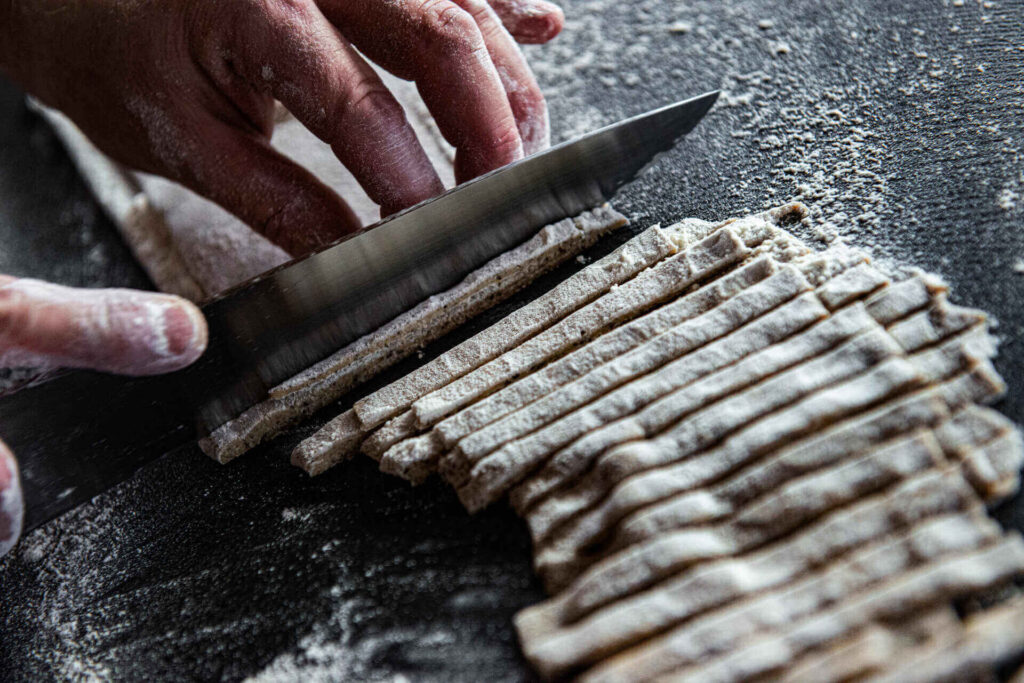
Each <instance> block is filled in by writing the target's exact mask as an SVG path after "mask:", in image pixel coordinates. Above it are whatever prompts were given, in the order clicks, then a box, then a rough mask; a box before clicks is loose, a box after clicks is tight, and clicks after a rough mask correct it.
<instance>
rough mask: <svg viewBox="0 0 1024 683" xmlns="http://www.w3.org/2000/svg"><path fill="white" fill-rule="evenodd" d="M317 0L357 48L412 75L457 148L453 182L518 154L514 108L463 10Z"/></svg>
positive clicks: (413, 0) (426, 0) (399, 1)
mask: <svg viewBox="0 0 1024 683" xmlns="http://www.w3.org/2000/svg"><path fill="white" fill-rule="evenodd" d="M319 4H320V7H321V9H323V11H324V13H325V14H326V15H327V18H328V19H330V20H331V21H332V22H333V23H334V24H335V25H336V26H338V27H339V28H340V30H341V31H342V32H343V33H344V34H345V37H346V38H348V39H349V40H350V41H352V43H353V44H354V45H355V46H356V47H357V48H359V50H360V51H361V52H363V53H364V54H366V55H367V56H368V57H369V58H370V59H372V60H373V61H375V62H376V63H377V64H379V65H381V66H382V67H384V68H385V69H387V70H388V71H390V72H391V73H393V74H395V75H396V76H398V77H399V78H406V79H410V80H414V81H416V85H417V88H418V89H419V92H420V96H421V97H422V98H423V102H424V103H425V104H426V105H427V108H428V109H429V110H430V113H431V114H432V115H433V117H434V120H435V121H436V122H437V126H438V128H439V129H440V130H441V133H442V134H443V135H444V137H445V139H446V140H448V142H450V143H451V144H452V145H453V146H454V147H455V149H456V155H455V178H456V180H457V181H459V182H462V181H464V180H468V179H470V178H473V177H475V176H477V175H480V174H481V173H486V172H487V171H490V170H493V169H495V168H498V167H499V166H503V165H505V164H507V163H510V162H512V161H515V160H517V159H520V158H522V156H523V144H522V140H521V138H520V137H519V129H518V127H517V126H516V119H515V116H514V114H513V113H512V107H511V105H510V104H509V101H508V97H507V95H506V94H505V88H504V86H503V85H502V83H501V78H500V77H499V75H498V71H497V69H496V68H495V66H494V63H493V62H492V61H491V58H490V55H489V54H488V50H487V45H486V43H485V42H484V38H483V35H482V34H481V32H480V28H479V27H478V26H477V23H476V21H474V20H473V17H471V16H470V15H469V13H467V12H466V11H464V10H463V9H462V8H461V7H459V6H458V5H456V4H455V3H453V2H450V0H394V1H393V2H386V3H382V2H379V0H319ZM382 26H386V27H388V29H389V30H388V31H382V30H381V27H382Z"/></svg>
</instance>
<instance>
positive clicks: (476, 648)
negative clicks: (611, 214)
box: [0, 0, 1024, 681]
mask: <svg viewBox="0 0 1024 683" xmlns="http://www.w3.org/2000/svg"><path fill="white" fill-rule="evenodd" d="M564 5H565V8H566V14H567V16H568V19H569V20H568V23H567V27H566V32H565V33H564V34H563V36H562V37H560V38H559V39H558V41H556V43H554V44H552V45H551V46H547V47H541V48H530V49H529V50H528V52H529V55H530V57H531V59H532V60H533V63H534V65H535V67H536V70H537V73H538V77H539V79H540V80H541V83H542V86H544V87H545V88H546V91H547V92H548V95H549V101H550V104H551V109H552V122H553V127H554V130H555V134H556V138H558V139H562V138H565V137H569V136H571V135H574V134H576V133H579V132H582V131H585V130H587V129H590V128H593V127H595V126H597V125H600V124H603V123H608V122H611V121H614V120H617V119H619V118H622V117H624V116H626V115H629V114H634V113H638V112H640V111H643V110H645V109H649V108H651V107H653V106H655V105H658V104H662V103H666V102H669V101H671V100H674V99H679V98H682V97H685V96H689V95H693V94H696V93H699V92H702V91H704V90H708V89H712V88H719V87H721V88H723V89H724V90H726V91H727V93H726V94H725V95H724V96H723V98H722V101H721V102H720V104H719V105H718V107H717V108H716V109H715V110H714V111H713V112H712V113H711V114H710V115H709V117H708V118H707V120H706V121H705V122H703V123H702V124H701V125H700V126H699V127H698V129H697V130H696V131H695V132H694V134H693V135H692V136H691V137H690V138H688V140H687V142H686V143H685V144H684V145H683V146H682V147H681V148H680V149H679V150H677V151H676V152H674V153H672V154H670V155H668V156H667V157H666V158H664V159H663V160H662V161H661V162H659V164H658V165H657V166H656V167H655V168H654V169H652V170H651V171H650V172H649V173H648V174H647V175H646V176H645V177H644V178H643V179H641V180H640V181H639V182H637V183H635V184H634V185H633V186H631V187H630V188H627V189H626V190H625V191H624V192H623V193H622V196H621V197H620V198H619V199H618V201H617V202H616V205H617V208H619V209H620V210H622V211H624V212H625V213H626V214H627V215H629V216H630V217H631V218H632V219H633V221H634V226H633V228H634V229H639V228H643V227H646V226H647V225H650V224H652V223H654V222H656V221H662V222H669V221H672V220H674V219H678V218H681V217H685V216H698V217H703V218H709V219H710V218H720V217H725V216H728V215H736V214H740V213H744V212H747V211H752V210H758V209H761V208H764V207H767V206H769V205H772V204H778V203H781V202H783V201H784V200H787V199H790V198H802V199H803V201H805V202H806V203H807V204H808V205H810V206H811V207H812V208H813V209H814V210H815V211H816V225H817V227H818V228H821V229H822V230H824V231H825V232H828V231H830V230H831V229H832V226H831V225H829V219H834V222H835V223H837V224H839V226H840V232H841V233H842V234H843V235H844V237H846V238H847V239H848V240H849V241H851V242H853V243H855V244H859V245H863V246H866V247H868V248H870V249H871V250H872V251H873V252H874V253H875V254H876V255H878V256H879V258H880V259H881V260H883V262H885V263H889V264H913V265H917V266H920V267H923V268H926V269H928V270H932V271H935V272H938V273H939V274H941V275H942V276H944V277H945V278H947V279H948V281H949V282H950V283H951V285H952V288H953V290H952V291H953V298H954V300H956V301H957V302H960V303H965V304H969V305H973V306H979V307H982V308H984V309H986V310H988V311H990V312H991V313H992V314H993V315H994V316H995V317H996V319H997V320H998V321H999V323H1000V325H999V328H998V333H999V335H1000V337H1001V338H1002V341H1003V344H1002V349H1001V356H1000V358H999V360H998V362H997V367H998V369H999V370H1000V372H1001V373H1002V374H1003V376H1004V378H1005V379H1006V380H1007V383H1008V385H1009V387H1010V394H1009V396H1008V397H1007V399H1006V400H1004V401H1003V402H1002V403H1001V404H1000V405H999V408H1000V409H1001V410H1002V411H1004V412H1005V413H1006V414H1007V415H1009V416H1010V417H1011V418H1013V419H1015V420H1017V421H1018V422H1024V344H1022V343H1021V336H1022V331H1024V274H1022V273H1020V272H1018V270H1016V269H1015V268H1014V266H1015V264H1017V263H1021V264H1024V261H1022V259H1024V231H1022V229H1021V228H1022V217H1024V159H1022V149H1024V86H1022V81H1021V77H1020V74H1022V73H1024V50H1022V48H1021V44H1022V42H1024V41H1022V35H1021V34H1022V33H1024V28H1022V27H1024V2H1021V1H1020V0H1014V1H1010V0H996V1H995V2H993V3H988V2H980V1H979V0H964V1H963V2H962V3H959V4H957V3H954V2H952V1H948V0H947V1H944V2H937V1H935V0H917V1H914V2H905V3H891V2H888V1H882V0H860V1H858V2H847V3H838V2H821V1H820V0H799V1H793V2H788V3H778V2H768V1H767V0H747V1H742V2H731V3H730V2H722V1H721V0H693V1H690V2H686V3H674V2H666V1H664V0H636V1H634V2H621V1H619V2H613V1H611V0H591V1H589V2H583V1H582V0H570V1H568V2H565V3H564ZM783 5H784V6H783ZM958 5H959V6H958ZM0 121H3V122H4V125H3V126H2V128H0V238H2V241H0V244H2V245H3V246H2V248H0V272H7V273H12V274H17V275H31V276H35V277H42V278H47V279H51V280H55V281H58V282H63V283H68V284H75V285H119V286H132V287H147V286H149V285H148V283H147V281H146V278H145V276H144V275H143V274H142V272H141V271H140V270H139V269H138V267H136V266H135V265H134V264H133V263H132V262H131V260H130V258H129V256H128V253H127V251H126V249H125V248H124V247H123V245H122V244H121V243H120V241H119V239H118V237H117V234H116V232H115V230H114V229H113V227H112V226H111V224H110V223H109V221H108V220H107V219H106V218H105V217H104V216H103V215H102V214H101V213H100V211H99V210H98V209H97V207H96V205H95V203H94V202H93V201H92V199H91V198H90V196H89V194H88V192H87V191H86V189H85V187H84V185H83V183H82V182H81V180H80V179H79V178H78V177H77V175H76V173H75V171H74V169H73V167H72V165H71V163H70V161H69V160H68V158H67V156H66V155H65V154H64V152H63V150H62V148H61V147H60V145H59V143H58V142H57V141H56V139H55V137H54V136H53V135H52V134H51V133H50V131H49V130H48V129H47V127H46V126H45V125H44V124H43V123H42V122H41V121H39V120H38V119H37V118H35V117H34V116H32V115H31V114H29V113H28V112H27V111H26V110H25V108H24V106H23V104H22V100H21V96H20V94H19V93H18V92H17V91H16V89H14V88H13V87H11V86H10V85H7V84H4V83H0ZM844 216H845V218H844ZM812 231H813V228H811V229H808V233H811V232H812ZM625 236H626V235H625V234H624V235H620V236H619V237H618V238H617V239H618V240H619V241H621V239H624V238H625ZM611 242H612V241H608V242H606V243H603V244H602V245H599V246H598V247H596V248H595V252H596V253H600V252H604V251H607V250H608V249H609V248H610V246H611ZM576 267H578V266H576V265H575V264H573V265H572V266H568V267H566V268H563V269H562V270H561V271H559V272H557V273H555V274H553V275H551V276H549V277H547V278H545V279H544V281H543V282H541V283H538V285H537V286H535V287H534V288H532V289H531V291H530V292H527V293H526V294H525V295H524V296H520V297H517V298H516V299H515V301H513V302H511V303H508V304H505V305H503V306H501V307H500V310H499V311H497V312H495V313H493V314H491V315H488V316H486V317H485V319H483V320H479V321H475V322H474V323H473V324H472V325H470V326H469V328H468V329H467V330H464V331H462V332H460V333H457V334H456V335H452V336H451V337H449V338H446V339H444V340H441V341H440V342H439V343H437V344H434V345H433V346H432V347H431V348H430V349H429V350H428V357H431V356H433V355H436V354H437V353H439V352H440V351H442V350H444V349H445V348H447V347H449V346H451V345H452V344H454V343H456V342H457V341H458V340H459V339H461V338H463V337H464V336H465V335H466V334H469V333H471V332H473V331H475V330H477V329H480V327H482V326H483V325H484V324H486V323H489V322H490V321H492V320H494V319H495V318H496V317H497V316H498V315H501V314H503V313H507V312H508V311H509V310H511V309H512V308H513V307H515V306H518V305H521V304H522V302H523V301H525V300H527V299H528V298H529V297H530V296H531V294H533V295H535V294H536V293H537V292H539V291H542V290H543V289H545V288H546V287H550V285H551V284H552V283H553V282H555V281H557V280H558V279H560V278H564V277H565V276H566V275H568V274H569V273H570V272H571V271H572V270H573V269H574V268H576ZM1019 269H1021V270H1024V265H1022V266H1020V268H1019ZM419 362H422V361H416V360H411V361H409V362H407V363H405V364H403V365H402V366H400V367H398V368H395V369H393V370H392V371H391V372H389V373H387V375H386V376H385V377H382V378H381V379H380V380H379V381H378V382H376V383H375V384H374V385H373V386H378V385H379V384H381V383H384V382H386V381H388V380H390V379H393V378H394V377H396V376H398V375H399V374H401V373H403V372H407V371H408V370H409V369H410V368H411V367H414V365H415V364H416V363H419ZM370 388H372V387H370ZM353 398H355V396H353V397H350V398H349V399H348V401H344V402H342V403H341V404H339V406H337V407H335V408H334V409H333V411H325V412H324V413H323V414H322V415H320V416H318V417H317V418H316V419H314V420H312V421H311V422H310V423H309V425H307V426H306V427H303V428H302V429H299V430H296V431H295V432H293V433H289V434H286V435H284V436H282V437H281V438H279V439H277V440H276V441H274V442H272V443H270V444H267V445H265V446H263V447H261V448H259V449H257V450H256V451H255V452H253V453H250V454H249V455H248V456H247V457H245V458H243V459H241V460H239V461H237V462H235V463H233V464H232V465H230V466H227V467H221V466H218V465H216V464H214V463H212V462H211V461H209V460H207V459H206V458H205V457H204V456H202V455H201V454H200V453H199V451H198V449H196V448H194V447H190V448H186V449H182V450H180V451H177V452H175V453H172V454H170V455H168V456H167V457H165V458H163V459H162V460H159V461H157V462H156V463H154V464H153V465H152V466H150V467H148V468H147V469H145V470H143V471H142V472H141V473H139V474H138V475H137V476H136V477H134V478H133V479H132V480H131V481H129V482H126V483H125V484H124V485H122V486H120V487H118V488H117V489H115V490H114V491H112V492H110V493H108V494H105V495H103V496H101V497H99V498H97V499H96V500H95V501H93V502H92V503H91V504H89V505H86V506H83V507H81V508H78V509H76V510H75V511H73V512H71V513H70V514H68V515H66V516H65V517H63V518H61V519H60V520H57V521H55V522H53V523H51V524H49V525H47V526H45V527H43V528H42V529H40V530H38V531H37V532H35V533H33V534H31V535H29V536H28V537H27V538H26V539H24V542H23V544H22V545H21V546H20V548H19V550H18V551H17V552H15V553H14V554H13V555H12V556H10V557H8V558H6V559H4V560H0V642H3V644H4V645H3V648H2V651H0V679H2V680H39V679H50V678H55V677H57V678H84V679H88V678H89V676H90V675H95V676H97V677H99V678H101V679H102V678H108V677H109V678H116V679H119V680H135V679H144V678H148V679H168V678H174V679H229V680H237V679H240V678H244V677H246V676H249V675H253V674H257V673H259V672H261V671H263V672H264V676H265V679H266V680H287V679H288V678H289V677H295V676H298V675H300V673H299V672H301V676H302V678H303V679H304V680H305V679H308V680H346V679H388V680H392V679H393V678H394V677H395V676H396V675H398V674H402V675H406V676H409V677H410V678H414V679H417V680H422V679H427V680H441V679H443V680H446V681H461V680H466V681H476V680H520V679H524V678H525V679H528V678H530V674H529V672H528V670H527V668H526V666H525V663H524V662H523V660H522V659H521V657H520V655H519V653H518V648H517V645H516V641H515V634H514V631H513V628H512V625H511V617H512V615H513V614H514V613H515V612H516V611H517V610H518V609H520V608H521V607H524V606H526V605H528V604H531V603H533V602H536V601H538V600H540V599H541V598H542V597H543V594H542V591H541V589H540V587H539V585H538V583H537V582H536V581H535V580H534V579H533V578H532V576H531V574H530V559H529V539H528V536H527V534H526V531H525V529H524V528H523V527H522V525H520V524H519V522H518V520H516V519H515V517H514V516H513V515H512V513H511V512H510V511H509V510H507V509H505V508H504V507H503V506H497V507H495V508H494V509H492V510H488V511H485V512H484V513H481V514H479V515H476V516H473V517H470V516H468V515H467V514H466V513H465V512H464V511H463V510H462V508H461V507H460V506H459V504H458V502H457V501H456V499H455V497H454V495H453V494H452V493H451V492H450V491H448V490H446V488H445V487H444V486H442V485H440V484H439V483H438V482H436V481H435V482H429V483H427V484H425V485H424V486H421V487H418V488H410V487H409V486H408V485H407V484H406V483H405V482H402V481H399V480H397V479H393V478H391V477H388V476H385V475H382V474H380V473H379V472H377V471H376V469H375V467H374V465H373V463H372V462H370V461H369V460H368V459H365V458H363V459H357V460H354V461H352V462H350V463H346V464H343V465H341V466H339V467H336V468H335V469H333V470H332V471H330V472H328V473H327V474H325V475H323V476H321V477H318V478H316V479H309V478H307V477H306V476H305V475H304V474H302V473H301V472H299V471H298V470H296V469H294V468H292V467H291V466H290V465H288V464H287V455H288V453H289V452H290V450H291V448H292V446H293V445H294V444H295V443H296V442H297V441H298V440H299V439H300V438H302V437H303V436H306V435H308V434H309V433H311V432H312V431H313V429H314V428H315V426H316V425H317V424H319V423H322V422H323V421H324V420H325V419H327V418H328V417H329V416H330V415H331V414H332V413H336V412H337V410H338V408H343V407H346V406H347V404H348V403H350V402H351V400H352V399H353ZM997 515H998V516H999V518H1000V519H1001V520H1002V521H1003V522H1004V523H1007V524H1010V525H1012V526H1015V527H1017V528H1022V529H1024V504H1015V503H1010V504H1004V505H1003V506H1001V507H1000V508H999V509H998V511H997ZM268 667H269V669H268Z"/></svg>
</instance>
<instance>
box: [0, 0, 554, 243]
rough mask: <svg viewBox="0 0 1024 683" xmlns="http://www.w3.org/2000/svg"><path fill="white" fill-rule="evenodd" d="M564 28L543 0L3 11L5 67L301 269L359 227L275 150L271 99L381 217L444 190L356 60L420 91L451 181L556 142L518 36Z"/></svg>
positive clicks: (130, 0) (261, 2)
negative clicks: (301, 259)
mask: <svg viewBox="0 0 1024 683" xmlns="http://www.w3.org/2000/svg"><path fill="white" fill-rule="evenodd" d="M503 26H504V27H507V30H506V28H504V27H503ZM561 27H562V14H561V10H559V9H558V8H557V7H556V6H555V5H552V4H550V3H548V2H544V1H543V0H491V1H490V2H487V1H486V0H220V1H219V2H209V0H181V1H180V2H160V1H157V0H119V1H118V2H110V1H109V0H79V1H77V2H73V3H69V2H67V1H66V0H7V2H0V67H3V68H4V70H5V71H7V72H8V73H9V74H10V75H11V76H12V77H13V78H14V79H15V80H17V81H19V82H20V83H21V84H22V85H23V86H24V87H25V88H26V89H27V90H28V91H29V92H32V93H33V94H35V95H36V96H37V97H39V98H40V99H41V100H43V101H44V102H46V103H47V104H49V105H51V106H54V107H56V108H58V109H61V110H62V111H64V112H65V113H66V114H67V115H68V116H70V117H71V119H72V120H74V121H75V122H76V123H77V124H78V126H79V127H80V128H81V129H82V130H83V131H84V132H85V133H86V135H88V136H89V137H90V138H91V139H92V140H93V142H95V143H96V144H97V146H98V147H100V149H102V150H103V151H105V152H106V153H108V154H109V155H111V156H112V157H114V158H115V159H117V160H118V161H121V162H122V163H125V164H127V165H130V166H132V167H135V168H138V169H140V170H143V171H147V172H150V173H155V174H159V175H163V176H166V177H169V178H171V179H172V180H176V181H178V182H181V183H182V184H184V185H186V186H187V187H189V188H190V189H192V190H194V191H195V192H197V193H199V194H200V195H203V196H205V197H207V198H209V199H211V200H213V201H215V202H216V203H218V204H220V205H221V206H223V207H224V208H226V209H227V210H229V211H231V212H232V213H234V214H235V215H236V216H238V217H239V218H240V219H242V220H243V221H245V222H247V223H248V224H249V225H251V226H252V227H253V228H254V229H256V230H257V231H259V232H260V233H262V234H263V235H265V236H266V237H268V238H269V239H271V240H272V241H274V242H275V243H277V244H278V245H280V246H281V247H283V248H284V249H285V250H287V251H289V252H290V253H292V254H293V255H301V254H303V253H307V252H309V251H310V250H312V249H315V248H316V247H317V246H320V245H322V244H324V243H327V242H329V241H332V240H334V239H336V238H337V237H339V236H341V235H343V234H346V233H348V232H351V231H353V230H356V229H358V228H359V227H360V225H359V222H358V220H357V218H356V217H355V215H354V213H353V212H352V211H351V210H350V209H349V207H348V206H347V205H346V204H345V202H344V201H343V199H342V198H340V197H338V196H337V195H336V194H335V193H334V192H333V191H332V190H330V189H329V188H328V187H327V186H325V185H324V184H322V183H320V182H319V181H318V180H317V179H316V178H314V177H313V176H312V175H311V174H310V173H309V172H307V171H305V170H304V169H303V168H301V167H300V166H299V165H297V164H295V163H294V162H292V161H291V160H289V159H287V158H286V157H284V156H283V155H281V154H280V153H279V152H277V151H276V150H274V149H273V148H272V147H271V146H270V144H269V140H270V135H271V133H272V129H273V100H274V99H275V98H276V99H278V100H280V101H281V102H282V103H283V104H284V105H285V106H286V107H287V108H288V109H289V110H290V111H291V112H292V114H293V115H295V117H296V118H298V119H299V120H300V121H301V122H302V123H303V124H304V125H305V126H306V127H307V128H309V129H310V130H311V131H312V132H313V133H314V134H316V135H317V136H318V137H319V138H321V139H322V140H324V141H325V142H327V143H328V144H330V145H331V147H332V149H333V150H334V152H335V154H336V155H337V157H338V159H339V160H340V161H341V163H343V164H344V165H345V166H346V167H347V168H348V169H349V170H350V171H351V172H352V173H353V175H354V176H355V177H356V179H357V180H358V181H359V182H360V184H361V185H362V186H363V188H364V189H365V190H366V192H367V194H368V195H369V196H370V198H371V199H373V200H374V201H375V202H377V203H378V204H379V205H380V206H381V210H382V213H384V214H389V213H392V212H395V211H397V210H400V209H402V208H405V207H408V206H410V205H412V204H415V203H417V202H419V201H422V200H424V199H427V198H429V197H431V196H433V195H435V194H437V193H439V192H440V191H441V190H442V189H443V188H442V185H441V182H440V180H439V179H438V176H437V173H436V172H435V170H434V169H433V168H432V166H431V164H430V162H429V161H428V159H427V155H426V153H425V152H424V151H423V149H422V148H421V147H420V145H419V143H418V141H417V140H416V137H415V134H414V133H413V130H412V128H411V127H410V125H409V123H408V122H407V121H406V119H405V115H404V112H403V111H402V108H401V106H400V105H399V104H398V102H397V101H396V100H395V98H394V97H393V96H392V95H391V93H389V92H388V91H387V89H386V88H385V86H384V85H383V83H382V82H381V81H380V79H379V78H378V76H377V75H376V73H375V72H374V71H373V69H372V68H371V67H370V66H369V65H368V64H367V63H366V61H364V59H363V57H362V56H360V54H359V53H357V52H356V49H358V50H359V51H360V52H361V53H362V54H363V55H366V56H367V57H369V58H370V59H372V60H373V61H375V62H376V63H377V64H379V65H380V66H382V67H383V68H384V69H386V70H388V71H390V72H392V73H394V74H395V75H397V76H399V77H401V78H405V79H410V80H413V81H415V82H416V84H417V86H418V89H419V92H420V94H421V96H422V98H423V100H424V102H425V103H426V105H427V107H428V108H429V109H430V111H431V113H432V114H433V116H434V118H435V120H436V121H437V124H438V127H439V128H440V130H441V132H442V134H443V135H444V136H445V138H446V139H447V140H448V141H449V142H451V143H452V145H454V147H455V148H456V161H455V171H456V179H457V180H458V181H460V182H461V181H464V180H467V179H469V178H472V177H474V176H477V175H479V174H481V173H484V172H486V171H489V170H492V169H494V168H497V167H499V166H502V165H504V164H506V163H509V162H511V161H515V160H516V159H518V158H520V157H522V156H523V155H524V154H529V153H532V152H534V151H537V150H539V149H542V148H543V147H545V146H546V145H547V144H548V121H547V109H546V105H545V103H544V99H543V97H542V95H541V93H540V90H539V88H538V86H537V83H536V81H535V80H534V78H533V75H532V74H531V72H530V69H529V67H528V66H527V65H526V62H525V60H524V59H523V56H522V54H521V53H520V51H519V48H518V46H517V45H516V43H515V40H513V37H514V38H515V39H518V40H519V41H520V42H529V43H538V42H545V41H547V40H550V39H551V38H553V37H554V36H555V35H556V34H557V33H558V32H559V31H560V30H561ZM509 31H511V34H510V33H509Z"/></svg>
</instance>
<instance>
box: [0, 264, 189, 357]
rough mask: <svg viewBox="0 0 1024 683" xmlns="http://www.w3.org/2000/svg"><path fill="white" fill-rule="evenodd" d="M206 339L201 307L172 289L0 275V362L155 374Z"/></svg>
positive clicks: (186, 354) (187, 355) (184, 355)
mask: <svg viewBox="0 0 1024 683" xmlns="http://www.w3.org/2000/svg"><path fill="white" fill-rule="evenodd" d="M206 341H207V328H206V321H205V320H204V319H203V315H202V313H200V312H199V309H198V308H196V306H195V305H194V304H192V303H190V302H188V301H186V300H185V299H182V298H180V297H177V296H171V295H169V294H154V293H150V292H139V291H134V290H130V289H75V288H72V287H63V286H61V285H54V284H50V283H48V282H40V281H39V280H30V279H15V278H10V277H6V276H0V367H71V368H91V369H93V370H101V371H104V372H113V373H117V374H124V375H155V374H159V373H163V372H171V371H173V370H178V369H180V368H183V367H185V366H186V365H189V364H191V363H192V362H193V361H195V360H196V359H197V358H199V356H200V355H202V353H203V351H204V350H205V349H206Z"/></svg>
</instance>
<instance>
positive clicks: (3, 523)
mask: <svg viewBox="0 0 1024 683" xmlns="http://www.w3.org/2000/svg"><path fill="white" fill-rule="evenodd" d="M24 511H25V506H24V503H23V501H22V495H21V478H20V477H19V476H18V462H17V461H16V460H15V459H14V455H13V454H12V453H11V451H10V450H9V449H8V448H7V446H6V445H5V444H4V442H3V441H0V557H3V556H4V555H6V554H7V553H9V552H10V550H11V548H13V547H14V545H15V544H16V543H17V542H18V537H19V536H21V526H22V521H23V520H24V514H25V512H24Z"/></svg>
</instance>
